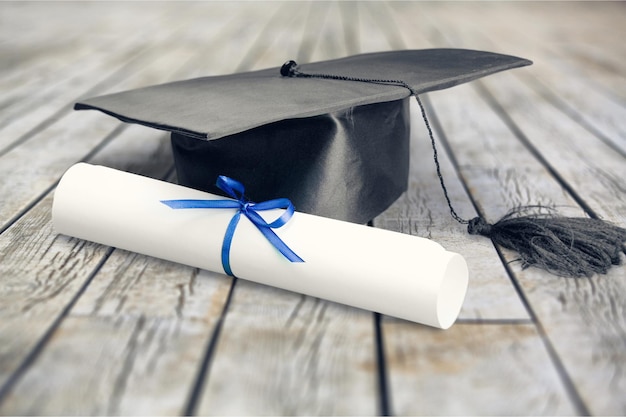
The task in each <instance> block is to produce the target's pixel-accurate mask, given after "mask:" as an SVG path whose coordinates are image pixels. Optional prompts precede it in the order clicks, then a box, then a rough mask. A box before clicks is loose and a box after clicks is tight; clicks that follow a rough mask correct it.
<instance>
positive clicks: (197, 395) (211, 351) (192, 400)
mask: <svg viewBox="0 0 626 417" xmlns="http://www.w3.org/2000/svg"><path fill="white" fill-rule="evenodd" d="M232 280H233V282H232V284H231V286H230V289H229V291H228V296H227V297H226V302H225V303H224V307H223V308H222V311H221V313H220V316H219V318H218V319H217V322H216V323H215V326H214V328H213V333H212V334H211V337H210V338H209V339H208V342H207V344H206V348H205V354H204V357H203V358H202V362H201V364H200V369H199V370H198V374H197V376H196V378H195V382H194V384H193V387H192V389H191V393H190V395H189V398H188V399H187V404H186V405H185V408H184V411H183V415H185V416H193V415H196V414H197V413H196V412H197V409H198V406H199V405H200V400H201V396H202V391H203V388H204V385H205V384H206V382H207V379H208V376H209V373H210V370H211V364H212V362H213V357H214V356H215V351H216V350H217V345H218V342H219V339H220V335H221V332H222V327H223V325H224V321H225V320H226V315H227V314H228V309H229V307H230V303H231V300H232V298H233V293H234V291H235V287H236V285H237V281H238V279H237V278H235V277H233V279H232Z"/></svg>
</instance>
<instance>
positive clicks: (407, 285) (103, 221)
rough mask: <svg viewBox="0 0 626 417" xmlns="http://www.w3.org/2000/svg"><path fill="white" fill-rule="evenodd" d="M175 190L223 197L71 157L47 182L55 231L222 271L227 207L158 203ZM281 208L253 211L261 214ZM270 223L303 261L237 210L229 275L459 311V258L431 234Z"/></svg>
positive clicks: (432, 315) (405, 306) (441, 317)
mask: <svg viewBox="0 0 626 417" xmlns="http://www.w3.org/2000/svg"><path fill="white" fill-rule="evenodd" d="M175 199H204V200H209V199H220V200H223V199H225V197H221V196H216V195H213V194H209V193H205V192H202V191H198V190H194V189H190V188H186V187H181V186H179V185H175V184H171V183H167V182H163V181H158V180H154V179H150V178H147V177H143V176H139V175H135V174H130V173H126V172H122V171H118V170H114V169H111V168H106V167H102V166H94V165H89V164H85V163H79V164H76V165H74V166H72V167H71V168H70V169H69V170H68V171H67V172H66V173H65V174H64V176H63V178H62V179H61V182H60V183H59V185H58V187H57V189H56V191H55V195H54V202H53V207H52V220H53V224H54V227H55V230H56V231H57V233H61V234H65V235H68V236H73V237H77V238H81V239H85V240H90V241H93V242H97V243H101V244H104V245H109V246H113V247H116V248H121V249H126V250H129V251H133V252H137V253H142V254H145V255H149V256H154V257H157V258H161V259H166V260H169V261H173V262H178V263H181V264H185V265H189V266H193V267H198V268H202V269H207V270H210V271H216V272H221V273H223V272H224V271H223V268H222V263H221V257H220V256H221V248H222V243H223V239H224V233H225V231H226V227H227V225H228V223H229V221H230V219H231V218H232V216H233V215H234V214H235V209H172V208H170V207H168V206H166V205H165V204H163V203H161V200H175ZM281 213H282V210H271V211H267V212H259V214H261V215H262V216H263V217H264V218H265V219H266V220H267V221H268V222H269V221H271V220H273V219H275V218H277V217H278V216H280V214H281ZM274 231H275V232H276V234H277V235H278V236H279V237H280V238H281V239H282V240H283V241H284V242H285V243H286V244H287V245H288V246H289V247H290V248H291V249H292V250H293V251H294V252H295V253H297V254H298V255H299V256H300V257H301V258H302V259H303V260H304V261H305V262H304V263H292V262H290V261H289V260H287V259H286V258H284V257H283V255H282V254H280V252H278V250H276V248H274V246H272V244H271V243H270V242H269V241H267V240H266V239H265V237H264V236H263V235H262V234H261V233H260V232H259V230H258V229H256V227H255V226H254V225H253V224H252V223H251V222H250V221H249V220H248V219H247V218H245V217H244V216H242V217H241V219H240V221H239V224H238V226H237V229H236V231H235V234H234V237H233V240H232V246H231V251H230V265H231V268H232V271H233V274H234V275H235V276H237V277H239V278H243V279H247V280H250V281H254V282H257V283H261V284H266V285H271V286H274V287H278V288H282V289H286V290H289V291H294V292H298V293H302V294H307V295H310V296H313V297H319V298H322V299H326V300H330V301H334V302H338V303H343V304H347V305H351V306H354V307H358V308H362V309H366V310H371V311H376V312H379V313H381V314H386V315H389V316H394V317H398V318H402V319H406V320H410V321H414V322H418V323H422V324H426V325H429V326H434V327H438V328H442V329H446V328H448V327H450V326H451V325H452V324H453V323H454V321H455V320H456V318H457V316H458V314H459V311H460V309H461V306H462V304H463V299H464V298H465V293H466V290H467V282H468V271H467V266H466V263H465V260H464V259H463V257H462V256H460V255H459V254H456V253H453V252H448V251H446V250H445V249H443V247H441V245H439V244H438V243H436V242H433V241H431V240H429V239H424V238H420V237H415V236H410V235H406V234H403V233H397V232H392V231H387V230H383V229H377V228H373V227H368V226H363V225H358V224H353V223H348V222H344V221H339V220H333V219H328V218H324V217H319V216H313V215H309V214H305V213H299V212H296V213H295V214H294V216H293V217H292V218H291V220H290V221H289V222H288V223H287V224H286V225H285V226H283V227H281V228H279V229H274Z"/></svg>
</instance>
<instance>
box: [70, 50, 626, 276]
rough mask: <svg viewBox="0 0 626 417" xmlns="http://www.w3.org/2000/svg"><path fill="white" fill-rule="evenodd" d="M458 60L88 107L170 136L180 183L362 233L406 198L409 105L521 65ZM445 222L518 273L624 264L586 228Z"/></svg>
mask: <svg viewBox="0 0 626 417" xmlns="http://www.w3.org/2000/svg"><path fill="white" fill-rule="evenodd" d="M530 63H531V62H530V61H528V60H525V59H522V58H517V57H513V56H508V55H501V54H494V53H490V52H481V51H471V50H463V49H429V50H412V51H394V52H380V53H371V54H363V55H356V56H352V57H348V58H342V59H336V60H331V61H325V62H317V63H311V64H305V65H302V66H298V65H297V64H296V63H295V62H293V61H288V62H287V63H285V64H284V65H283V66H282V67H276V68H271V69H266V70H261V71H254V72H246V73H239V74H233V75H226V76H216V77H204V78H197V79H192V80H186V81H179V82H174V83H169V84H162V85H157V86H152V87H147V88H142V89H137V90H132V91H126V92H121V93H117V94H111V95H107V96H102V97H96V98H92V99H88V100H84V101H82V102H80V103H78V104H76V106H75V108H76V109H79V110H81V109H96V110H100V111H103V112H105V113H107V114H110V115H112V116H115V117H117V118H118V119H120V120H122V121H125V122H131V123H139V124H143V125H146V126H149V127H153V128H156V129H162V130H166V131H169V132H171V133H172V146H173V151H174V158H175V163H176V170H177V174H178V180H179V183H181V184H182V185H186V186H189V187H193V188H198V189H201V190H205V191H209V192H212V193H220V191H219V190H218V189H217V188H216V187H215V185H214V184H215V180H216V178H217V177H218V176H219V175H225V176H228V177H231V178H235V179H237V180H239V181H241V182H242V183H244V184H245V186H246V190H247V197H248V198H249V199H250V200H252V201H265V200H269V199H274V198H289V199H290V200H291V201H292V202H293V203H294V205H295V206H296V208H297V209H298V210H299V211H303V212H307V213H312V214H317V215H321V216H326V217H332V218H336V219H340V220H348V221H353V222H357V223H365V222H367V221H369V220H371V219H372V218H373V217H375V216H377V215H378V214H380V213H381V212H382V211H383V210H385V209H386V208H387V207H388V206H389V205H391V203H393V202H394V201H395V200H396V199H397V198H398V197H399V196H400V194H401V193H402V192H404V191H405V190H406V188H407V182H408V167H409V160H408V157H409V156H408V155H409V127H410V123H409V120H408V117H409V112H408V99H409V97H410V96H414V97H415V99H416V100H417V103H418V104H419V106H420V108H421V111H422V117H423V118H424V121H425V122H426V126H427V128H428V132H429V135H430V139H431V142H432V145H433V147H435V141H434V138H433V135H432V130H431V129H430V125H429V123H428V120H427V119H426V113H425V112H424V108H423V106H422V103H421V101H420V100H419V98H418V95H419V94H421V93H425V92H428V91H434V90H440V89H444V88H448V87H452V86H455V85H457V84H460V83H464V82H467V81H471V80H474V79H477V78H480V77H483V76H485V75H489V74H493V73H495V72H499V71H503V70H507V69H511V68H516V67H521V66H525V65H529V64H530ZM434 150H435V165H436V167H437V174H438V175H439V177H440V180H441V185H442V188H443V192H444V194H445V196H446V199H447V200H448V205H449V208H450V212H451V214H452V216H453V217H454V218H455V219H456V220H457V221H459V222H460V223H463V224H467V225H468V231H469V232H470V233H472V234H481V235H484V236H488V237H490V238H491V239H492V240H493V241H494V242H495V243H497V244H499V245H501V246H504V247H507V248H510V249H514V250H517V251H518V252H519V253H520V258H521V260H522V262H523V264H524V266H528V265H536V266H539V267H542V268H544V269H546V270H549V271H551V272H554V273H557V274H561V275H571V276H580V275H591V274H593V273H598V272H600V273H604V272H606V271H607V270H608V268H610V266H611V265H612V264H618V263H620V262H621V258H620V252H622V251H623V248H622V242H624V240H626V230H625V229H623V228H620V227H617V226H613V225H611V224H608V223H605V222H602V221H600V220H597V219H590V218H563V217H558V216H553V215H551V214H550V215H544V214H541V213H529V211H530V210H529V208H518V209H516V210H513V211H512V212H511V213H509V214H507V215H506V216H505V217H503V218H502V219H501V220H500V221H498V222H496V223H495V224H488V223H486V222H485V221H484V219H482V218H480V217H477V218H475V219H472V220H465V219H462V218H461V217H459V216H458V215H457V214H456V212H455V211H454V208H453V207H452V206H451V204H450V200H449V198H448V196H447V190H446V187H445V184H444V181H443V178H442V177H441V173H440V172H439V164H438V161H437V156H436V155H437V154H436V149H434Z"/></svg>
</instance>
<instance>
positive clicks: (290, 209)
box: [161, 175, 304, 276]
mask: <svg viewBox="0 0 626 417" xmlns="http://www.w3.org/2000/svg"><path fill="white" fill-rule="evenodd" d="M216 185H217V187H218V188H219V189H220V190H222V191H224V192H225V193H226V194H228V195H229V196H231V197H232V198H234V199H235V200H161V203H163V204H165V205H167V206H169V207H171V208H173V209H195V208H198V209H207V208H217V209H224V208H225V209H232V208H236V209H238V210H237V212H236V213H235V215H234V216H233V218H232V219H231V220H230V223H228V227H227V228H226V233H225V234H224V243H223V244H222V267H223V268H224V272H226V273H227V274H228V275H231V276H234V274H233V271H232V270H231V268H230V260H229V259H230V246H231V243H232V240H233V236H234V234H235V229H236V228H237V224H238V223H239V218H240V217H241V213H243V214H244V215H245V216H246V217H247V218H248V220H250V221H251V222H252V223H253V224H254V225H255V226H256V227H257V229H259V230H260V231H261V233H263V236H265V238H266V239H267V240H269V241H270V243H271V244H272V245H274V247H275V248H276V249H278V250H279V251H280V253H282V254H283V256H284V257H285V258H287V259H288V260H289V261H291V262H304V261H303V260H302V258H300V257H299V256H298V255H296V253H295V252H294V251H292V250H291V249H290V248H289V246H287V245H286V244H285V242H283V241H282V240H281V239H280V238H279V237H278V235H276V233H274V231H273V230H272V229H278V228H279V227H282V226H284V225H285V224H286V223H287V222H288V221H289V219H291V217H292V216H293V213H294V212H295V208H294V206H293V204H291V201H289V199H287V198H277V199H274V200H268V201H264V202H262V203H253V202H251V201H248V199H246V198H245V197H244V190H245V188H244V186H243V184H242V183H240V182H239V181H236V180H234V179H232V178H228V177H225V176H223V175H220V176H219V177H218V179H217V182H216ZM272 209H285V212H284V213H283V214H282V215H281V216H280V217H279V218H277V219H276V220H274V221H273V222H271V223H267V222H266V221H265V220H264V219H263V217H261V216H260V215H259V214H258V213H257V211H263V210H272Z"/></svg>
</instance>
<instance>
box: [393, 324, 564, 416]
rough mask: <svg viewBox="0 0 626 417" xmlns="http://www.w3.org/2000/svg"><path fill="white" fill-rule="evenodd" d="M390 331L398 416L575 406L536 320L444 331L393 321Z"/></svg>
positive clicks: (560, 411)
mask: <svg viewBox="0 0 626 417" xmlns="http://www.w3.org/2000/svg"><path fill="white" fill-rule="evenodd" d="M385 335H386V337H385V342H386V344H387V349H386V351H387V353H388V354H387V364H388V365H387V366H388V369H389V372H390V383H391V387H392V390H393V396H392V401H393V410H394V412H395V413H397V414H398V415H459V414H463V415H571V414H572V413H575V412H576V410H575V409H574V408H572V406H571V403H570V401H569V398H568V395H567V392H566V389H565V388H564V386H563V384H562V383H561V381H560V380H559V375H558V374H557V372H556V371H555V369H554V368H553V367H552V366H550V357H549V356H548V354H547V353H546V351H545V349H544V347H543V343H542V341H541V336H540V335H539V334H538V333H537V331H536V329H535V327H534V326H533V325H532V324H522V325H519V324H515V325H511V324H509V325H507V324H490V325H480V324H479V325H477V324H457V325H456V326H454V327H452V328H451V329H450V331H445V332H442V331H439V330H435V329H428V328H425V327H423V326H421V327H420V326H415V325H413V324H409V323H403V322H400V321H391V320H390V321H389V322H387V323H385ZM505 386H506V387H505Z"/></svg>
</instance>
